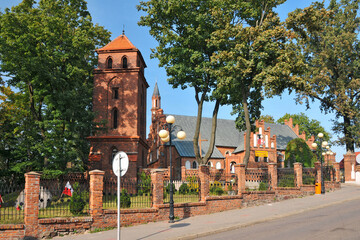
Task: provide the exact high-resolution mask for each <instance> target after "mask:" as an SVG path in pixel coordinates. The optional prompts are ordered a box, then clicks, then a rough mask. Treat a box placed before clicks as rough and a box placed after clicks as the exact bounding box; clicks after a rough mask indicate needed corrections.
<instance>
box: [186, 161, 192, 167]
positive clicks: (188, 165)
mask: <svg viewBox="0 0 360 240" xmlns="http://www.w3.org/2000/svg"><path fill="white" fill-rule="evenodd" d="M185 168H186V169H190V168H191V167H190V161H186V162H185Z"/></svg>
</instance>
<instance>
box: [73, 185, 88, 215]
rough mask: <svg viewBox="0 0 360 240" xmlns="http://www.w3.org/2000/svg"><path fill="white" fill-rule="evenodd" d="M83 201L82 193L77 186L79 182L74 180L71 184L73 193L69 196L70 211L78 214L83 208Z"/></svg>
mask: <svg viewBox="0 0 360 240" xmlns="http://www.w3.org/2000/svg"><path fill="white" fill-rule="evenodd" d="M85 205H86V203H85V201H84V199H83V195H82V192H81V189H80V186H79V183H78V182H76V183H74V184H73V193H72V196H71V198H70V204H69V208H70V212H71V213H72V214H74V215H79V214H81V213H82V211H83V210H84V208H85Z"/></svg>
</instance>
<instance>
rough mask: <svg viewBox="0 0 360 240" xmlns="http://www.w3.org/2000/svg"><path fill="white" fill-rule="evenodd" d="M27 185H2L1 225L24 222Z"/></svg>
mask: <svg viewBox="0 0 360 240" xmlns="http://www.w3.org/2000/svg"><path fill="white" fill-rule="evenodd" d="M24 188H25V184H17V185H10V186H9V185H8V183H5V182H1V183H0V224H16V223H23V222H24V202H25V191H24Z"/></svg>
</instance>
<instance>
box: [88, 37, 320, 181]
mask: <svg viewBox="0 0 360 240" xmlns="http://www.w3.org/2000/svg"><path fill="white" fill-rule="evenodd" d="M96 51H97V53H98V66H97V68H96V69H94V91H93V111H94V113H95V122H97V123H103V124H104V125H105V127H104V129H105V130H103V131H98V132H97V133H96V135H94V136H90V137H89V138H88V140H89V141H90V146H91V148H90V154H89V169H101V170H104V171H105V172H106V174H108V175H109V174H111V175H113V174H112V160H113V157H114V155H115V154H116V153H117V152H118V151H124V152H126V153H127V155H128V157H129V161H130V165H129V170H128V173H127V174H126V177H127V178H136V176H137V172H138V170H139V169H140V168H167V167H168V166H169V146H168V145H166V144H163V143H162V142H161V141H160V138H159V136H158V132H159V131H160V130H161V129H162V128H163V126H164V124H165V118H166V116H167V115H166V114H164V111H163V109H162V108H161V97H160V91H159V89H158V86H157V84H155V86H154V92H153V95H152V102H151V104H152V108H151V126H150V132H149V135H148V138H147V139H146V91H147V88H148V87H149V85H148V83H147V81H146V79H145V76H144V69H145V68H146V64H145V62H144V59H143V57H142V55H141V52H140V51H139V49H137V48H136V47H135V46H134V45H133V44H132V43H131V42H130V41H129V39H128V38H127V37H126V36H125V34H122V35H120V36H119V37H117V38H116V39H114V40H113V41H112V42H110V43H109V44H107V45H106V46H104V47H102V48H100V49H97V50H96ZM175 119H176V122H175V124H176V125H180V126H181V127H182V128H183V130H185V132H186V133H187V138H186V139H185V140H179V139H176V138H175V137H174V138H173V139H174V140H173V147H172V148H173V151H172V154H173V156H172V159H173V160H172V161H173V166H174V170H175V171H174V173H175V178H179V176H180V175H181V168H182V167H185V168H186V169H196V168H198V163H197V162H196V160H195V154H194V149H193V142H192V139H193V136H194V132H195V121H196V117H194V116H182V115H175ZM217 125H218V126H217V133H216V140H215V148H214V152H213V154H212V156H211V159H210V161H209V163H208V164H209V166H210V168H211V169H218V170H219V169H222V170H223V171H225V172H226V173H231V172H232V171H233V170H234V167H233V166H234V165H235V164H238V163H242V159H243V157H244V155H245V139H246V133H245V132H239V130H237V129H236V127H235V122H234V121H233V120H226V119H218V123H217ZM256 127H257V129H258V131H257V132H253V133H251V136H250V141H251V142H250V145H251V150H250V160H249V165H248V167H251V168H253V167H265V166H267V164H268V163H278V165H279V166H283V162H284V156H285V149H286V145H287V143H288V142H289V141H290V140H292V139H295V138H302V139H304V140H305V134H304V133H302V134H299V128H298V126H297V125H296V126H293V123H292V120H291V119H290V120H289V121H287V122H285V124H284V125H281V124H269V123H265V122H263V121H260V122H259V121H257V122H256ZM210 130H211V119H210V118H203V119H202V125H201V130H200V133H201V141H200V142H199V144H200V147H201V154H203V155H204V154H205V153H206V151H207V149H208V148H209V141H208V140H210ZM174 136H176V135H174ZM313 141H314V138H313V137H312V138H310V139H309V140H308V141H307V144H308V145H309V146H311V143H313Z"/></svg>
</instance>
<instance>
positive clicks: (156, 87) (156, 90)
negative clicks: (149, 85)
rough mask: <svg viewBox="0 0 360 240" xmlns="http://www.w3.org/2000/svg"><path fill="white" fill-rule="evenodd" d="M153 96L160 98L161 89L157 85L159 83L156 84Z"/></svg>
mask: <svg viewBox="0 0 360 240" xmlns="http://www.w3.org/2000/svg"><path fill="white" fill-rule="evenodd" d="M152 96H153V97H158V96H160V92H159V87H158V85H157V82H156V83H155V87H154V93H153V95H152Z"/></svg>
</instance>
